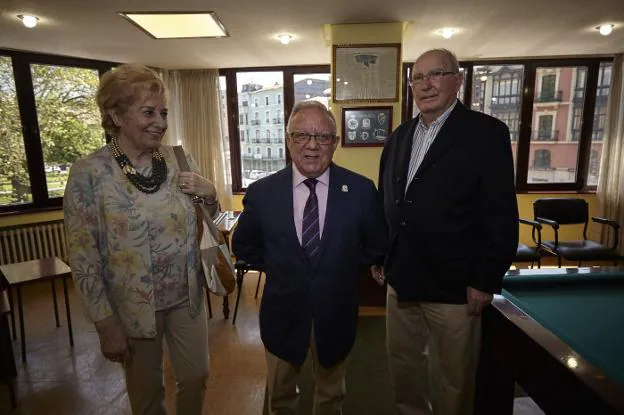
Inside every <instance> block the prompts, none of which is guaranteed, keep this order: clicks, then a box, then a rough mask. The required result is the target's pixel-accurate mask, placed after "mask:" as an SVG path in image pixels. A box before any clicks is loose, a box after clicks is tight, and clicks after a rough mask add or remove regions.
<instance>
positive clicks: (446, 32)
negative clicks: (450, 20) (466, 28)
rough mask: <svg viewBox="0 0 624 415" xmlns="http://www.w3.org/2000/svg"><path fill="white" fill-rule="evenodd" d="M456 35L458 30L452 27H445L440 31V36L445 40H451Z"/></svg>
mask: <svg viewBox="0 0 624 415" xmlns="http://www.w3.org/2000/svg"><path fill="white" fill-rule="evenodd" d="M455 33H457V29H454V28H452V27H443V28H442V29H440V36H442V37H443V38H444V39H450V38H451V37H452V36H453V35H454V34H455Z"/></svg>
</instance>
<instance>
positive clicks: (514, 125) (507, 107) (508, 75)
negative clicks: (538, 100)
mask: <svg viewBox="0 0 624 415" xmlns="http://www.w3.org/2000/svg"><path fill="white" fill-rule="evenodd" d="M523 77H524V66H523V65H495V66H475V67H474V70H473V77H472V109H473V110H475V111H481V112H484V113H486V114H489V115H491V116H493V117H495V118H498V119H499V120H501V121H502V122H504V123H505V124H507V127H509V134H510V137H511V148H512V151H513V158H514V165H515V164H516V154H517V149H518V135H519V134H520V109H521V107H522V79H523Z"/></svg>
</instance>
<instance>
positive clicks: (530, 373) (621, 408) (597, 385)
mask: <svg viewBox="0 0 624 415" xmlns="http://www.w3.org/2000/svg"><path fill="white" fill-rule="evenodd" d="M483 340H484V344H483V349H482V352H483V353H487V354H488V355H485V356H484V355H483V354H482V359H481V363H480V364H482V363H487V364H488V366H490V367H492V365H493V366H494V367H496V366H498V370H497V372H498V375H497V376H495V377H493V376H483V375H486V374H484V373H481V375H482V376H483V377H480V379H479V380H480V382H479V383H480V384H479V385H478V386H477V390H478V392H477V397H479V396H484V395H483V393H479V389H481V390H482V391H483V386H484V385H483V383H482V382H483V381H485V382H486V386H488V387H486V388H485V389H486V390H487V389H490V390H491V388H497V387H499V386H497V385H493V384H492V383H499V382H503V378H505V377H501V376H500V372H504V373H507V374H508V375H509V378H508V379H513V380H515V381H517V382H518V383H519V384H520V386H522V388H523V389H524V390H525V391H526V392H527V393H528V394H529V395H530V396H531V397H532V398H533V400H535V402H536V403H537V404H538V405H539V406H540V407H541V408H542V409H543V410H544V411H545V412H546V413H557V414H560V413H596V414H598V413H600V414H616V413H622V412H624V387H623V386H622V385H620V384H618V383H617V382H615V381H614V380H612V379H611V378H609V377H607V376H605V375H604V374H603V373H602V372H601V371H600V370H599V369H598V368H596V367H595V366H593V365H592V364H591V363H589V362H588V361H587V360H586V359H585V358H583V357H582V356H581V355H579V354H578V353H577V352H576V351H575V350H573V349H572V348H570V346H569V345H568V344H567V343H565V342H563V341H562V340H560V339H559V338H558V337H556V336H555V335H554V334H553V333H552V332H550V331H549V330H547V329H545V328H544V327H543V326H542V325H540V324H539V323H538V322H537V321H535V320H534V319H533V318H531V317H530V316H529V315H528V314H526V313H525V312H524V311H523V310H522V309H521V308H520V307H518V306H517V305H515V304H514V303H513V302H511V301H509V300H508V299H506V298H504V297H502V296H495V299H494V301H493V303H492V306H491V307H488V308H486V309H485V310H484V312H483ZM565 356H570V357H573V358H574V359H576V361H577V362H578V365H577V369H571V368H569V367H567V366H566V364H565V361H564V360H563V359H562V358H563V357H565ZM480 369H481V368H480ZM478 378H479V377H478ZM488 382H489V383H490V385H487V383H488ZM506 384H507V386H509V382H508V381H507V382H506ZM511 385H513V383H512V384H511ZM507 389H508V388H507ZM505 396H506V397H507V398H509V394H505ZM490 397H491V396H490ZM488 398H489V397H488ZM511 398H512V401H511V405H502V406H501V402H497V407H496V409H494V408H491V410H486V409H484V407H481V410H480V412H479V413H481V414H490V413H492V414H493V413H496V414H501V415H502V414H506V413H509V414H511V412H508V410H509V409H510V408H511V409H513V395H512V396H511ZM479 401H480V399H477V405H479V404H480V405H483V404H484V403H485V405H486V406H489V404H488V403H487V402H482V401H481V402H479Z"/></svg>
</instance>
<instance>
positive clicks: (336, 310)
mask: <svg viewBox="0 0 624 415" xmlns="http://www.w3.org/2000/svg"><path fill="white" fill-rule="evenodd" d="M287 131H288V132H287V146H288V150H289V151H290V155H291V158H292V164H290V165H288V166H286V168H284V169H282V170H280V171H278V172H277V173H275V174H273V175H271V176H269V177H266V178H263V179H261V180H259V181H257V182H255V183H253V184H252V185H250V186H249V187H248V189H247V193H246V195H245V197H244V199H243V205H244V210H243V213H242V214H241V216H240V218H239V221H238V227H237V229H236V232H235V233H234V237H233V250H234V254H235V255H236V257H237V259H240V260H243V261H245V262H247V263H250V264H261V265H262V266H263V267H264V270H265V272H266V278H267V279H266V285H265V288H264V293H263V297H262V304H261V306H260V334H261V337H262V341H263V343H264V346H265V348H266V358H267V367H268V392H269V403H270V413H271V414H278V413H279V414H291V413H292V414H295V413H296V412H297V404H298V399H297V398H298V397H297V395H298V392H297V384H296V376H297V374H298V373H299V369H300V368H301V366H302V365H303V363H304V361H305V359H306V356H307V355H308V350H309V351H310V353H311V356H310V357H311V358H312V359H313V368H314V378H315V382H316V389H315V394H314V414H315V415H321V414H340V413H341V412H342V409H341V408H342V400H343V398H344V395H345V393H346V389H345V369H346V368H345V360H346V358H347V356H348V354H349V352H350V350H351V348H352V346H353V343H354V341H355V331H356V326H357V317H358V298H357V288H356V280H357V277H358V273H359V272H360V270H362V269H363V268H366V267H367V266H370V265H375V264H377V265H380V264H382V263H383V259H384V251H385V248H386V238H387V230H386V227H385V220H384V215H383V210H382V206H381V202H380V200H379V198H378V194H377V191H376V189H375V185H374V184H373V182H372V181H370V180H369V179H367V178H365V177H363V176H360V175H359V174H356V173H354V172H351V171H349V170H346V169H344V168H342V167H339V166H337V165H335V164H333V163H332V157H333V154H334V151H335V150H336V146H337V137H336V121H335V119H334V116H333V115H332V113H331V112H330V111H328V110H327V109H326V108H325V107H324V106H323V105H322V104H320V103H318V102H316V101H303V102H299V103H297V104H296V105H295V106H294V108H293V110H292V114H291V116H290V119H289V121H288V126H287Z"/></svg>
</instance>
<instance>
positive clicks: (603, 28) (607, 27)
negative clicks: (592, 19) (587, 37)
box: [596, 24, 615, 36]
mask: <svg viewBox="0 0 624 415" xmlns="http://www.w3.org/2000/svg"><path fill="white" fill-rule="evenodd" d="M614 27H615V26H614V25H612V24H603V25H600V26H598V27H596V29H598V31H599V32H600V34H601V35H603V36H609V35H610V34H611V32H613V28H614Z"/></svg>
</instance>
